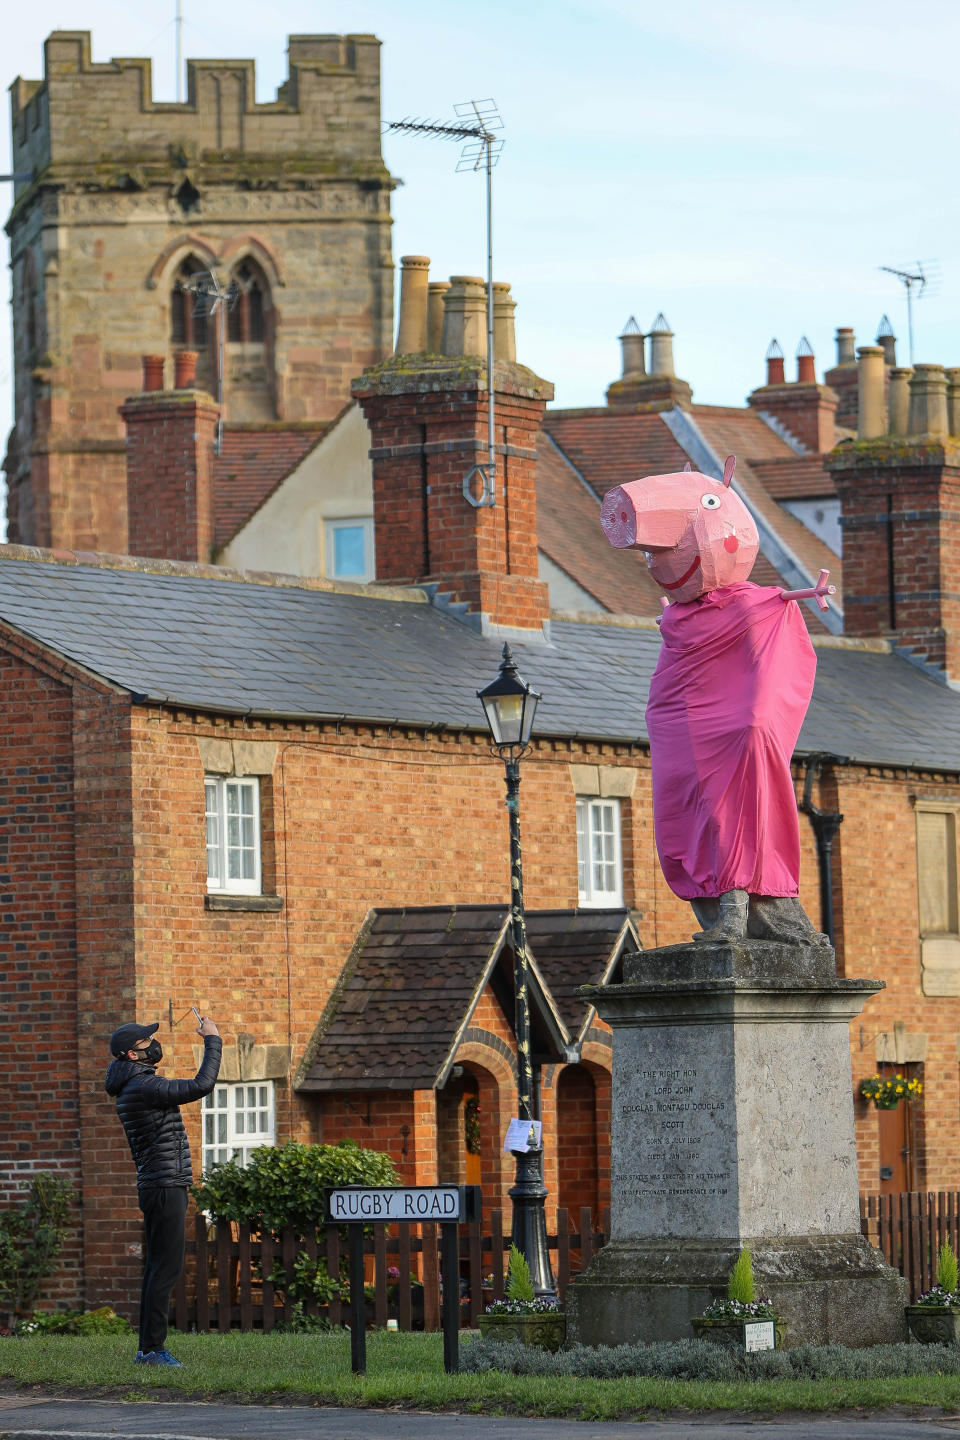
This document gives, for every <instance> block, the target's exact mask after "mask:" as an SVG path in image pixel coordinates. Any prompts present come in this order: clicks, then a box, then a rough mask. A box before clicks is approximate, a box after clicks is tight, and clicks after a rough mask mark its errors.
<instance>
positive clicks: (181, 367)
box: [173, 350, 199, 390]
mask: <svg viewBox="0 0 960 1440" xmlns="http://www.w3.org/2000/svg"><path fill="white" fill-rule="evenodd" d="M198 359H199V351H197V350H178V351H177V353H176V354H175V355H174V357H173V388H174V390H192V389H193V386H194V384H195V383H196V379H197V360H198Z"/></svg>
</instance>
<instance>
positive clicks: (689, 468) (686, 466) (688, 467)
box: [683, 460, 693, 472]
mask: <svg viewBox="0 0 960 1440" xmlns="http://www.w3.org/2000/svg"><path fill="white" fill-rule="evenodd" d="M683 468H684V472H686V471H687V470H692V469H693V466H692V465H691V464H690V461H689V460H688V461H687V463H686V465H684V467H683Z"/></svg>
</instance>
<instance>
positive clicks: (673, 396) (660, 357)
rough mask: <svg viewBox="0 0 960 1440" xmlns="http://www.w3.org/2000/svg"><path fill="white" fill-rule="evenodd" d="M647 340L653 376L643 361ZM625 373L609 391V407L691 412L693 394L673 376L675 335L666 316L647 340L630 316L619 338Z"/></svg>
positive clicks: (682, 382) (685, 383)
mask: <svg viewBox="0 0 960 1440" xmlns="http://www.w3.org/2000/svg"><path fill="white" fill-rule="evenodd" d="M644 338H647V339H649V341H650V372H649V374H648V373H647V371H646V368H645V366H644V357H643V342H644ZM620 349H621V354H622V359H623V363H622V369H623V373H622V375H621V376H620V379H619V380H614V382H613V384H612V385H608V387H607V404H608V405H609V406H611V407H613V408H615V409H617V410H638V411H648V412H656V411H661V410H674V409H678V408H679V409H681V410H689V408H690V406H691V405H692V404H693V391H692V390H691V389H690V386H689V385H688V384H687V382H686V380H678V379H677V376H676V374H675V372H674V362H673V331H672V330H671V329H670V326H669V324H668V323H667V319H666V316H664V315H663V314H662V313H661V314H659V315H658V316H657V318H656V320H654V322H653V327H652V329H651V330H650V332H649V335H648V336H646V337H644V335H643V332H642V331H641V329H640V326H639V325H638V324H637V322H636V320H635V319H634V318H633V316H632V315H631V317H630V319H629V320H628V321H627V323H626V326H625V327H624V331H623V334H622V335H621V336H620Z"/></svg>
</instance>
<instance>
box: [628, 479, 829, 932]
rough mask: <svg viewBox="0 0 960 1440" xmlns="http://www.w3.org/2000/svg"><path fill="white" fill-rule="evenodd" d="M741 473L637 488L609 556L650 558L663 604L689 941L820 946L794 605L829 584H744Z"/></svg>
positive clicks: (670, 825)
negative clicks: (799, 758) (804, 885)
mask: <svg viewBox="0 0 960 1440" xmlns="http://www.w3.org/2000/svg"><path fill="white" fill-rule="evenodd" d="M735 468H736V459H735V457H734V456H732V455H731V456H729V457H728V459H727V462H726V464H725V466H724V471H723V480H722V481H717V480H711V479H710V478H709V477H708V476H706V475H701V474H700V473H699V472H698V471H696V470H691V469H690V467H689V465H688V466H687V469H686V471H683V472H680V473H678V474H673V475H650V476H647V477H646V478H645V479H642V480H634V481H631V482H630V483H629V484H627V485H619V486H617V488H616V489H614V490H610V491H608V493H607V494H606V496H605V497H604V501H603V507H602V510H601V516H600V520H601V524H602V525H603V528H604V531H605V533H606V536H607V539H608V540H609V541H610V543H611V545H615V546H617V547H618V548H628V547H633V548H635V549H638V550H644V551H646V553H647V563H648V566H649V568H650V573H651V574H652V576H653V577H654V579H655V580H656V581H657V583H658V584H659V585H660V586H661V587H662V588H663V590H664V591H665V592H666V594H667V596H668V597H669V599H668V600H664V601H662V604H663V607H664V609H663V613H662V615H661V617H660V628H661V633H662V636H663V646H662V649H661V651H660V658H659V660H658V662H657V667H656V670H655V672H654V675H653V679H652V681H651V685H650V699H649V703H648V705H647V728H648V731H649V735H650V755H651V763H652V767H653V815H654V829H655V833H656V841H657V850H658V852H659V855H660V863H661V866H662V868H663V873H664V876H665V878H666V880H667V884H668V885H669V886H670V888H671V890H673V892H674V894H676V895H679V896H680V897H681V898H682V899H685V900H689V901H690V902H691V904H692V906H693V909H694V913H695V915H696V917H697V920H698V921H699V923H700V925H701V927H703V928H702V930H701V933H700V934H698V935H696V936H694V939H695V940H697V941H700V942H703V943H709V942H712V941H735V940H742V939H744V938H746V937H747V936H751V937H753V938H756V939H764V940H780V941H788V942H793V943H806V944H810V943H818V942H820V943H823V944H826V943H827V942H826V940H825V938H824V937H823V936H821V935H819V934H818V932H817V931H815V930H814V928H813V926H812V925H811V924H810V921H809V920H808V918H807V916H806V914H805V913H804V911H803V908H802V907H801V905H800V901H799V899H798V898H797V892H798V886H799V878H800V827H799V821H798V818H797V804H796V795H795V793H794V788H793V780H792V777H791V774H790V758H791V756H792V754H793V751H794V747H795V746H796V742H797V736H798V735H799V733H800V727H801V725H802V724H803V717H804V715H805V714H806V711H807V706H808V704H809V703H810V696H811V694H812V693H813V679H814V673H815V671H816V656H815V655H814V651H813V646H812V645H811V643H810V637H809V635H808V634H807V630H806V626H805V625H804V621H803V616H802V614H801V613H800V607H799V606H798V605H797V604H796V603H795V602H796V601H797V600H800V599H804V598H807V597H811V598H815V599H816V601H817V604H818V605H819V606H820V608H821V609H822V610H825V609H826V608H827V601H826V596H827V595H828V594H833V593H834V587H833V586H830V585H828V584H827V579H828V572H827V571H825V570H824V571H821V572H820V576H819V579H818V581H817V584H816V586H815V587H814V588H812V589H808V590H783V589H781V588H780V587H778V586H770V585H753V584H750V582H749V581H748V580H747V576H748V575H749V574H750V571H751V569H752V568H753V563H754V560H755V559H756V556H757V552H758V550H759V546H760V541H759V536H758V534H757V527H756V525H755V524H754V521H753V517H752V516H751V514H750V512H749V510H748V509H747V507H746V505H745V504H744V503H743V501H742V500H741V499H740V497H739V496H738V495H737V494H736V492H735V491H734V490H732V489H731V485H730V482H731V481H732V479H733V473H734V470H735Z"/></svg>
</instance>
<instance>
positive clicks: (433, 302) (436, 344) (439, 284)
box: [427, 280, 450, 355]
mask: <svg viewBox="0 0 960 1440" xmlns="http://www.w3.org/2000/svg"><path fill="white" fill-rule="evenodd" d="M449 289H450V281H449V280H431V281H430V283H429V285H428V286H427V354H428V355H442V354H443V298H444V296H445V295H446V293H447V291H448V290H449Z"/></svg>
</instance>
